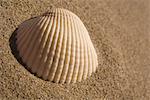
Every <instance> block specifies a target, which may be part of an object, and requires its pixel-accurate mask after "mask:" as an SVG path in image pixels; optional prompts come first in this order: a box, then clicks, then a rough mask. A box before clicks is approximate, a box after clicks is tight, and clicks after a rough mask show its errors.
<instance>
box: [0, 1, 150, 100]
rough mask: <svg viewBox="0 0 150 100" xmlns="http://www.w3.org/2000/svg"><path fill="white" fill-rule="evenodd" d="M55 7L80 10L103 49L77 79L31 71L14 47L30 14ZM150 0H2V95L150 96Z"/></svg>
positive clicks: (140, 99)
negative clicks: (59, 79)
mask: <svg viewBox="0 0 150 100" xmlns="http://www.w3.org/2000/svg"><path fill="white" fill-rule="evenodd" d="M51 7H61V8H66V9H69V10H71V11H72V12H74V13H75V14H77V15H78V16H79V17H80V18H81V20H82V21H83V23H84V24H85V26H86V27H87V30H88V31H89V34H90V36H91V39H92V42H93V44H94V46H95V48H96V51H97V54H98V62H99V65H98V69H97V71H96V73H93V74H92V76H91V77H89V78H88V79H87V80H85V81H82V82H80V83H76V84H69V85H66V84H64V85H63V84H56V83H52V82H48V81H43V80H41V79H40V78H37V77H36V76H34V75H33V74H31V73H30V72H29V71H28V70H26V69H25V68H24V66H22V64H20V63H19V61H17V59H16V57H15V55H14V54H12V50H11V47H10V46H11V41H10V40H11V39H10V37H12V33H13V32H14V31H15V29H16V28H17V26H18V25H19V24H20V23H21V22H22V21H24V20H26V19H29V18H31V17H34V16H37V15H40V14H42V13H44V12H46V11H48V10H49V9H50V8H51ZM149 7H150V2H149V0H0V99H10V100H16V99H18V100H23V99H27V100H30V99H41V100H48V99H52V100H62V99H64V100H82V99H84V100H150V32H149V28H150V27H149V23H150V16H149V10H150V8H149Z"/></svg>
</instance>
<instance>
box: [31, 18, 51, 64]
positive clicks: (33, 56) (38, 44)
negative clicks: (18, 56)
mask: <svg viewBox="0 0 150 100" xmlns="http://www.w3.org/2000/svg"><path fill="white" fill-rule="evenodd" d="M50 19H51V17H50ZM49 23H50V21H49ZM44 26H45V25H43V26H42V28H41V30H40V35H39V36H38V39H37V41H38V42H37V43H36V44H35V48H33V54H32V56H31V59H30V63H31V66H32V65H33V63H35V62H36V60H37V59H39V57H36V55H37V54H39V53H38V51H39V49H40V44H41V40H42V37H43V35H44V31H43V28H44ZM33 60H35V61H33Z"/></svg>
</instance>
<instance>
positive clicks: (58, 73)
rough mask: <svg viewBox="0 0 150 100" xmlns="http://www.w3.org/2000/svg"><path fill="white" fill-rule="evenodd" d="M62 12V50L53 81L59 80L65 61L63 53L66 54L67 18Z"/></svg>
mask: <svg viewBox="0 0 150 100" xmlns="http://www.w3.org/2000/svg"><path fill="white" fill-rule="evenodd" d="M62 14H63V15H64V35H63V45H62V48H61V49H62V51H61V58H60V59H59V60H60V61H59V65H58V68H57V71H56V75H55V78H54V81H56V82H59V81H60V78H61V74H62V71H63V65H64V63H65V55H66V50H67V48H66V46H67V41H68V39H67V18H66V15H65V14H64V12H63V11H62Z"/></svg>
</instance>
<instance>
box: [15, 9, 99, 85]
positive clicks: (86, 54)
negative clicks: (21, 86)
mask: <svg viewBox="0 0 150 100" xmlns="http://www.w3.org/2000/svg"><path fill="white" fill-rule="evenodd" d="M16 38H17V42H16V44H17V49H18V51H19V55H20V56H21V58H22V60H23V62H24V63H25V64H26V67H27V69H29V70H30V72H31V73H35V74H36V75H37V76H38V77H40V78H42V79H44V80H49V81H53V82H56V83H75V82H80V81H81V80H85V79H86V78H87V77H89V76H91V74H92V72H95V71H96V67H97V65H98V61H97V55H96V51H95V49H94V46H93V44H92V41H91V39H90V37H89V34H88V31H87V29H86V28H85V26H84V24H83V23H82V21H81V20H80V19H79V18H78V17H77V16H76V15H75V14H73V13H72V12H70V11H68V10H65V9H60V8H56V9H52V10H51V11H50V12H49V13H45V14H43V15H40V16H37V17H34V18H32V19H29V20H27V21H25V22H23V23H22V24H20V25H19V27H18V30H17V36H16Z"/></svg>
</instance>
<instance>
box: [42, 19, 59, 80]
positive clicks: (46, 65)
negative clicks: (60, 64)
mask: <svg viewBox="0 0 150 100" xmlns="http://www.w3.org/2000/svg"><path fill="white" fill-rule="evenodd" d="M56 30H57V17H54V21H53V24H52V30H51V35H52V37H51V38H50V41H51V42H49V43H51V45H50V47H49V51H48V54H47V57H46V59H45V63H44V64H43V67H44V71H43V72H44V74H43V76H42V77H43V78H44V79H45V80H46V79H48V75H49V71H50V68H51V63H52V58H53V55H52V54H51V53H52V48H53V41H54V38H55V35H56V34H55V31H56Z"/></svg>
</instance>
